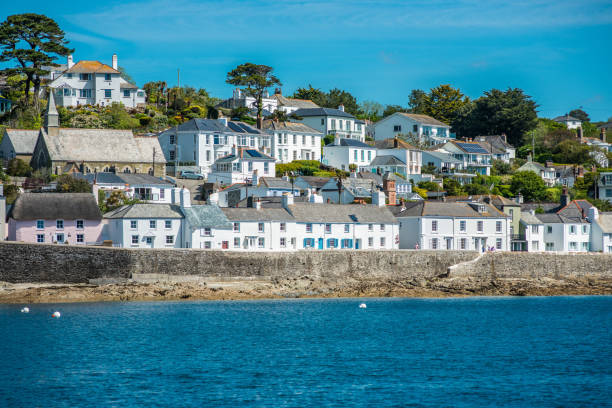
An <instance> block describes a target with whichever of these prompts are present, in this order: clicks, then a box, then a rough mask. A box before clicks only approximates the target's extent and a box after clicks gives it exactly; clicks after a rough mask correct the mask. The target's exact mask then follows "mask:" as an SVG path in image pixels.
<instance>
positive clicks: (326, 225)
mask: <svg viewBox="0 0 612 408" xmlns="http://www.w3.org/2000/svg"><path fill="white" fill-rule="evenodd" d="M325 233H326V234H331V224H325Z"/></svg>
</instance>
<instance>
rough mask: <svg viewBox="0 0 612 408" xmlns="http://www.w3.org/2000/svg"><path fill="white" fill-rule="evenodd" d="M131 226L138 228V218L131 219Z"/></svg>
mask: <svg viewBox="0 0 612 408" xmlns="http://www.w3.org/2000/svg"><path fill="white" fill-rule="evenodd" d="M130 228H131V229H136V228H138V221H136V220H131V221H130Z"/></svg>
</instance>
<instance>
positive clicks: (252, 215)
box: [221, 207, 293, 221]
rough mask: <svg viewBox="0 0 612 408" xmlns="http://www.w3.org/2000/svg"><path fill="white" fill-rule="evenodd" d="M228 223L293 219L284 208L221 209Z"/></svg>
mask: <svg viewBox="0 0 612 408" xmlns="http://www.w3.org/2000/svg"><path fill="white" fill-rule="evenodd" d="M221 211H223V213H224V214H225V216H226V217H227V218H228V219H229V220H230V221H292V220H293V217H292V216H291V214H289V213H288V212H287V210H285V209H284V208H261V209H259V210H258V209H257V208H231V207H228V208H222V209H221Z"/></svg>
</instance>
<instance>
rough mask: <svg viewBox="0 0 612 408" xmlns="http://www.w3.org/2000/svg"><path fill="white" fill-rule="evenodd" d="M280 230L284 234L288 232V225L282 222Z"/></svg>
mask: <svg viewBox="0 0 612 408" xmlns="http://www.w3.org/2000/svg"><path fill="white" fill-rule="evenodd" d="M280 230H281V231H282V232H285V231H287V224H286V223H284V222H281V223H280Z"/></svg>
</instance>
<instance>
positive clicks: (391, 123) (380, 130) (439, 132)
mask: <svg viewBox="0 0 612 408" xmlns="http://www.w3.org/2000/svg"><path fill="white" fill-rule="evenodd" d="M402 135H403V136H408V135H412V136H414V137H416V138H418V139H419V140H420V141H421V142H424V143H427V144H430V145H434V144H439V143H444V142H446V141H448V140H449V139H451V138H452V137H451V134H450V126H449V125H447V124H446V123H443V122H440V121H439V120H437V119H434V118H432V117H431V116H427V115H418V114H414V113H405V112H395V113H394V114H392V115H389V116H387V117H386V118H384V119H381V120H379V121H378V122H376V123H375V124H374V139H376V140H382V139H389V138H395V137H398V136H402Z"/></svg>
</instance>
